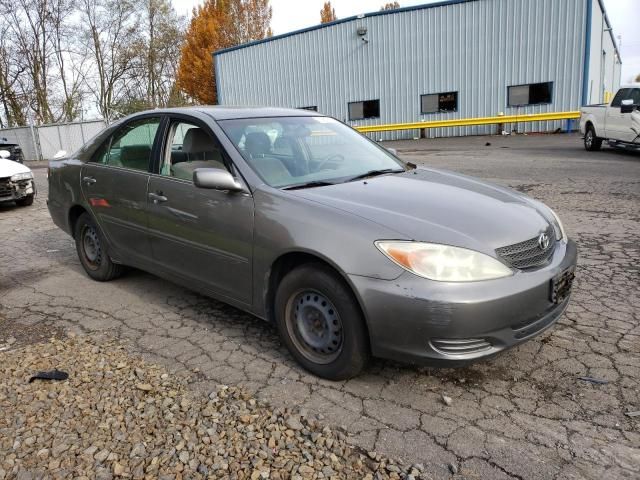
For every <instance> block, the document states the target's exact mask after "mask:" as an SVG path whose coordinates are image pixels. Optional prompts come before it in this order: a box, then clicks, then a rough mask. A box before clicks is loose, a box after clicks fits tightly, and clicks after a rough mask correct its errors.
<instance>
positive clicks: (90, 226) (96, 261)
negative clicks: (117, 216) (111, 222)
mask: <svg viewBox="0 0 640 480" xmlns="http://www.w3.org/2000/svg"><path fill="white" fill-rule="evenodd" d="M75 240H76V250H77V252H78V258H79V259H80V263H81V264H82V267H83V268H84V270H85V272H87V275H89V276H90V277H91V278H93V279H94V280H98V281H100V282H106V281H109V280H112V279H114V278H116V277H118V276H120V275H121V274H122V265H117V264H115V263H113V261H111V258H109V254H108V253H107V249H106V242H105V241H104V236H103V235H102V232H101V231H100V227H98V225H96V223H95V222H94V221H93V219H92V218H91V216H90V215H89V214H88V213H83V214H82V215H80V217H79V218H78V220H77V222H76V225H75Z"/></svg>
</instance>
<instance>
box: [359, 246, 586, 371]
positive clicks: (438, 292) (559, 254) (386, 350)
mask: <svg viewBox="0 0 640 480" xmlns="http://www.w3.org/2000/svg"><path fill="white" fill-rule="evenodd" d="M576 262H577V248H576V245H575V243H574V242H573V241H569V242H568V243H567V244H560V245H558V247H557V248H556V251H555V253H554V255H553V257H552V259H551V262H550V263H549V265H547V266H546V267H544V268H541V269H539V270H537V271H533V272H518V273H516V274H515V275H513V276H512V277H508V278H504V279H499V280H491V281H483V282H473V283H458V284H455V283H443V282H433V281H429V280H426V279H424V278H420V277H417V276H415V275H413V274H410V273H408V272H406V273H403V274H402V275H401V276H400V277H399V278H397V279H396V280H390V281H387V280H379V279H373V278H369V277H358V276H350V280H351V282H352V284H353V285H354V287H355V289H356V293H357V294H358V296H359V298H360V301H361V305H362V306H363V308H364V310H365V316H366V319H367V324H368V327H369V333H370V340H371V348H372V352H373V354H374V356H377V357H382V358H389V359H393V360H399V361H404V362H409V363H418V364H424V365H442V366H456V365H463V364H466V363H469V362H470V361H473V360H477V359H480V358H485V357H489V356H492V355H495V354H496V353H499V352H501V351H503V350H506V349H508V348H511V347H513V346H515V345H518V344H519V343H522V342H524V341H526V340H528V339H530V338H532V337H534V336H536V335H538V334H540V333H541V332H543V331H545V330H546V329H548V328H550V327H551V326H552V325H553V324H555V322H556V321H557V320H558V318H559V317H560V316H561V315H562V313H563V312H564V310H565V309H566V307H567V305H568V303H569V299H568V297H567V298H565V299H564V300H563V301H562V302H561V303H559V304H555V303H553V302H552V300H551V295H550V294H551V281H552V279H553V278H554V277H556V276H557V275H559V274H561V273H562V272H565V271H567V270H569V269H571V268H575V266H576Z"/></svg>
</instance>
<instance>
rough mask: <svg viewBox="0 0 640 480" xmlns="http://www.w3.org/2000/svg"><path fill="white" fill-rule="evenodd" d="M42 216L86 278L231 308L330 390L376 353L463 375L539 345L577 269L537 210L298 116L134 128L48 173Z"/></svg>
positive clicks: (558, 233) (174, 113)
mask: <svg viewBox="0 0 640 480" xmlns="http://www.w3.org/2000/svg"><path fill="white" fill-rule="evenodd" d="M48 206H49V211H50V213H51V216H52V218H53V220H54V222H55V223H56V224H57V225H58V226H59V227H60V228H62V229H63V230H65V231H66V232H67V233H69V234H70V235H72V236H73V238H74V239H75V243H76V248H77V252H78V257H79V260H80V263H81V264H82V266H83V267H84V269H85V270H86V272H87V274H88V275H89V277H91V278H93V279H94V280H98V281H107V280H111V279H114V278H116V277H117V276H118V275H120V274H121V273H122V272H123V268H124V267H125V266H131V267H136V268H139V269H143V270H146V271H149V272H152V273H153V274H156V275H158V276H160V277H163V278H165V279H168V280H170V281H172V282H175V283H178V284H182V285H184V286H186V287H188V288H190V289H193V290H196V291H198V292H201V293H202V294H204V295H208V296H210V297H213V298H216V299H218V300H221V301H223V302H226V303H229V304H231V305H234V306H236V307H238V308H240V309H243V310H245V311H247V312H249V313H251V314H253V315H255V316H257V317H260V318H262V319H264V320H267V321H269V322H272V323H274V324H275V325H276V327H277V329H278V331H279V333H280V336H281V338H282V341H283V343H284V344H285V345H286V346H287V348H288V349H289V351H290V352H291V354H292V355H293V357H295V359H296V360H297V361H298V362H300V364H302V365H303V366H304V367H305V368H306V369H308V370H310V371H311V372H313V373H314V374H316V375H319V376H321V377H325V378H328V379H334V380H337V379H345V378H349V377H352V376H354V375H357V374H358V373H359V372H360V371H361V370H362V369H363V368H364V367H365V365H366V364H367V361H368V360H369V358H371V357H372V356H373V357H381V358H388V359H395V360H399V361H404V362H410V363H418V364H426V365H443V366H457V365H464V364H466V363H469V362H470V361H475V360H478V359H482V358H485V357H489V356H492V355H495V354H497V353H498V352H501V351H503V350H505V349H508V348H510V347H513V346H514V345H517V344H519V343H521V342H524V341H526V340H528V339H530V338H532V337H534V336H535V335H538V334H540V333H541V332H543V331H544V330H546V329H548V328H550V327H551V326H552V325H553V324H554V323H555V322H556V321H557V319H558V318H559V317H560V315H561V314H562V313H563V311H564V310H565V309H566V307H567V303H568V302H569V294H570V291H571V284H572V281H573V278H574V271H575V265H576V257H577V250H576V245H575V243H574V242H573V241H571V240H570V239H568V238H567V235H566V233H565V231H564V229H563V226H562V223H561V221H560V219H559V218H558V216H557V215H556V214H555V213H554V212H553V211H552V210H551V209H550V208H549V207H547V206H545V205H544V204H542V203H541V202H538V201H536V200H533V199H531V198H529V197H526V196H524V195H522V194H520V193H517V192H515V191H513V190H510V189H507V188H503V187H500V186H497V185H493V184H490V183H487V182H484V181H480V180H478V179H475V178H471V177H467V176H463V175H459V174H456V173H452V172H448V171H442V170H437V169H434V168H428V167H416V166H415V165H413V164H410V163H405V162H403V161H402V160H400V159H399V158H397V157H396V155H395V154H393V153H392V152H390V151H389V150H387V149H385V148H383V147H382V146H381V145H379V144H377V143H376V142H373V141H371V140H369V139H368V138H367V137H365V136H363V135H361V134H359V133H358V132H356V131H355V130H353V129H351V128H350V127H348V126H347V125H345V124H343V123H341V122H339V121H337V120H334V119H333V118H330V117H325V116H321V115H319V114H317V113H315V112H307V111H302V110H289V109H273V108H227V107H194V108H180V109H166V110H153V111H148V112H143V113H140V114H136V115H133V116H130V117H128V118H126V119H123V120H121V121H119V122H117V123H115V124H113V125H111V126H109V127H108V128H107V129H106V130H104V131H103V132H102V133H100V134H99V135H98V136H96V137H95V138H94V139H92V140H91V141H90V142H88V143H87V144H86V145H85V146H83V147H82V148H81V149H80V150H79V151H78V152H76V153H74V154H72V155H70V156H68V157H66V158H62V159H59V160H55V161H52V162H51V163H50V167H49V198H48Z"/></svg>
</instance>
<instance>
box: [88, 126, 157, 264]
mask: <svg viewBox="0 0 640 480" xmlns="http://www.w3.org/2000/svg"><path fill="white" fill-rule="evenodd" d="M160 123H161V117H160V116H145V117H142V118H141V117H137V118H135V119H132V120H131V121H129V122H127V123H126V124H124V125H123V126H121V127H120V128H118V129H117V130H116V131H115V132H114V133H113V134H112V135H111V136H110V137H109V138H107V139H106V140H105V142H104V143H103V144H102V145H101V146H100V148H99V149H98V150H97V151H96V153H95V154H94V156H93V157H92V159H91V161H89V162H87V163H86V164H85V165H84V166H83V168H82V172H81V182H82V192H83V195H84V197H85V199H86V201H87V203H88V204H89V207H90V209H91V212H92V213H93V216H94V218H95V219H96V220H97V222H98V224H99V225H100V228H101V229H102V231H103V232H104V234H105V236H106V237H107V240H108V241H109V244H110V245H111V247H112V248H113V249H114V250H115V252H114V253H115V254H116V255H117V257H118V258H119V259H120V260H121V261H123V262H125V263H126V262H127V261H131V262H132V263H135V262H136V261H144V260H150V259H151V249H150V246H149V237H148V234H147V228H148V212H147V184H148V182H149V176H150V168H151V166H152V164H153V161H152V160H153V157H154V155H155V154H156V141H155V139H156V136H157V132H158V131H159V126H160Z"/></svg>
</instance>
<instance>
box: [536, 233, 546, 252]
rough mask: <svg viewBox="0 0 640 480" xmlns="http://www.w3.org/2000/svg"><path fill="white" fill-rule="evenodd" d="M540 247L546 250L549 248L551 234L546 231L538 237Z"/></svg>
mask: <svg viewBox="0 0 640 480" xmlns="http://www.w3.org/2000/svg"><path fill="white" fill-rule="evenodd" d="M538 247H540V250H546V249H547V248H549V235H547V234H546V233H545V232H542V233H541V234H540V236H539V237H538Z"/></svg>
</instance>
